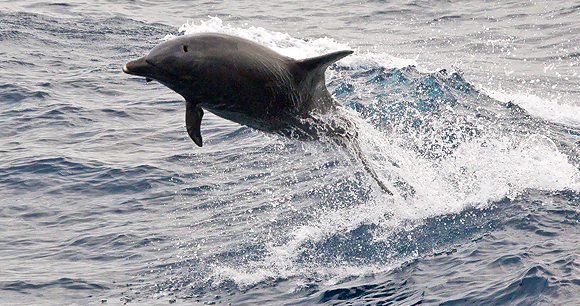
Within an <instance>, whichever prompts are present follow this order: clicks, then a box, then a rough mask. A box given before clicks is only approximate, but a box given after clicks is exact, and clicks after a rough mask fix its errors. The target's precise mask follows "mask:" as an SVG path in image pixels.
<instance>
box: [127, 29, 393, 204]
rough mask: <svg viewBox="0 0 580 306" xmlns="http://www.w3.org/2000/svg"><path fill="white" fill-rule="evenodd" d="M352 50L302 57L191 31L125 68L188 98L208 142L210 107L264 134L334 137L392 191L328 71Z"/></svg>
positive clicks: (196, 126) (195, 130) (188, 114)
mask: <svg viewBox="0 0 580 306" xmlns="http://www.w3.org/2000/svg"><path fill="white" fill-rule="evenodd" d="M352 53H353V51H351V50H344V51H337V52H332V53H329V54H325V55H321V56H317V57H312V58H307V59H303V60H295V59H292V58H290V57H286V56H283V55H281V54H279V53H277V52H275V51H273V50H271V49H269V48H267V47H265V46H262V45H260V44H258V43H255V42H252V41H250V40H247V39H243V38H240V37H236V36H232V35H227V34H221V33H200V34H192V35H184V36H180V37H177V38H174V39H172V40H169V41H166V42H164V43H162V44H160V45H158V46H156V47H155V48H153V49H152V50H151V52H150V53H149V54H148V55H147V56H144V57H142V58H139V59H137V60H134V61H131V62H128V63H127V64H125V65H124V66H123V72H125V73H128V74H132V75H137V76H142V77H145V78H146V80H147V81H151V80H156V81H158V82H160V83H162V84H164V85H165V86H167V87H169V88H170V89H172V90H173V91H175V92H177V93H178V94H180V95H181V96H183V97H184V98H185V102H186V103H185V109H186V110H185V123H186V128H187V133H188V134H189V136H190V137H191V139H192V140H193V142H194V143H195V144H196V145H198V146H200V147H201V146H202V145H203V141H202V137H201V128H200V127H201V120H202V117H203V114H204V112H203V110H204V109H205V110H207V111H210V112H212V113H213V114H215V115H217V116H220V117H222V118H225V119H228V120H231V121H234V122H237V123H239V124H242V125H246V126H249V127H252V128H255V129H258V130H261V131H265V132H269V133H277V134H280V135H283V136H286V137H289V138H294V139H302V140H315V139H320V138H321V137H330V138H332V139H334V140H335V142H337V143H338V144H340V145H342V146H344V147H348V148H350V149H351V150H353V151H354V152H355V153H356V155H357V156H358V158H359V159H360V160H361V161H362V163H363V166H364V168H365V170H366V171H367V172H368V173H369V174H370V175H371V176H372V177H373V179H375V180H376V181H377V183H378V184H379V186H380V187H381V188H382V189H383V190H384V191H385V192H387V193H389V194H391V195H392V193H391V192H390V191H389V190H388V189H387V187H386V186H385V185H384V184H383V183H382V182H381V180H380V179H379V178H378V176H377V175H376V173H375V171H374V170H373V169H372V168H371V167H370V166H369V163H368V161H367V159H366V158H365V157H364V155H363V154H362V152H361V150H360V146H359V145H358V137H357V135H358V134H357V132H356V127H355V125H354V123H353V122H351V121H350V120H348V118H346V117H344V116H337V115H336V114H337V113H338V112H337V110H338V109H339V108H341V107H343V106H342V105H340V104H339V103H338V102H336V101H335V100H334V99H333V98H332V96H331V95H330V93H329V92H328V90H327V89H326V84H325V77H324V72H325V71H326V68H327V67H328V66H330V65H331V64H332V63H334V62H336V61H338V60H340V59H342V58H343V57H345V56H347V55H349V54H352Z"/></svg>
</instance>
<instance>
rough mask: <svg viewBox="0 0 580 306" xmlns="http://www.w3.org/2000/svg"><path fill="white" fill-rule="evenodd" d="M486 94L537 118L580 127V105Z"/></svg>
mask: <svg viewBox="0 0 580 306" xmlns="http://www.w3.org/2000/svg"><path fill="white" fill-rule="evenodd" d="M484 92H486V94H487V95H489V96H490V97H492V98H494V99H496V100H498V101H502V102H512V103H514V104H517V105H518V106H520V107H522V108H524V109H525V110H526V111H528V112H529V113H530V114H531V115H533V116H535V117H539V118H543V119H546V120H548V121H551V122H554V123H560V124H565V125H568V126H572V127H580V105H573V104H570V103H565V102H561V101H559V99H545V98H541V97H538V96H536V95H533V94H528V93H506V92H501V91H497V90H489V89H484Z"/></svg>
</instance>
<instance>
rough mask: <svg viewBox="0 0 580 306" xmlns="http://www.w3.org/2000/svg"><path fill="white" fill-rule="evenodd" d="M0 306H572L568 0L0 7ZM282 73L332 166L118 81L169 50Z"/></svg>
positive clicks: (579, 291) (287, 143) (573, 177)
mask: <svg viewBox="0 0 580 306" xmlns="http://www.w3.org/2000/svg"><path fill="white" fill-rule="evenodd" d="M0 15H1V18H0V55H1V57H0V58H1V59H0V71H1V76H2V78H0V116H1V120H0V260H1V262H2V265H1V267H0V298H1V299H2V303H3V304H5V305H103V304H105V305H120V304H125V303H129V304H131V303H133V304H136V305H160V304H161V305H163V304H173V303H175V304H185V305H198V304H223V305H228V304H231V305H256V304H263V305H312V304H325V305H417V304H421V305H441V304H443V305H464V304H475V305H573V304H575V303H576V301H577V300H578V299H579V298H580V287H579V286H580V268H579V263H578V260H579V258H578V254H579V249H578V245H579V243H578V242H579V241H578V237H580V235H579V234H580V226H579V221H580V209H579V207H578V206H579V204H580V200H579V191H580V184H579V183H580V173H579V165H580V160H579V147H578V144H579V143H580V136H579V135H580V115H579V114H580V112H579V110H580V105H579V102H578V96H579V89H580V87H579V81H580V74H579V73H580V71H579V69H580V68H579V64H580V63H579V59H580V57H579V56H578V55H579V54H580V51H579V50H578V46H579V44H578V42H579V39H578V37H580V36H579V35H578V34H579V32H580V22H579V21H578V20H580V19H579V18H578V17H579V15H580V7H578V6H575V5H573V4H570V3H568V2H563V1H562V2H556V1H552V2H549V3H532V2H513V3H510V2H507V3H506V2H486V3H472V2H441V3H439V2H437V3H431V2H421V1H415V2H394V3H386V2H382V1H368V2H364V3H359V2H352V1H343V2H339V3H337V2H324V1H319V2H312V3H307V2H296V1H288V2H277V1H273V2H268V3H261V2H242V3H228V2H217V1H216V2H198V3H191V2H186V1H169V2H148V1H131V2H119V1H96V2H83V1H72V2H61V3H50V2H32V1H18V2H14V1H1V2H0ZM206 31H211V32H224V33H229V34H233V35H238V36H242V37H245V38H248V39H252V40H254V41H257V42H258V43H261V44H264V45H266V46H268V47H270V48H273V49H275V50H276V51H278V52H280V53H283V54H285V55H288V56H291V57H294V58H305V57H309V56H315V55H320V54H323V53H326V52H330V51H335V50H343V49H352V50H355V53H354V54H353V55H351V56H349V57H347V58H345V59H343V60H341V61H340V62H338V63H337V64H335V65H333V66H332V67H330V69H329V71H328V72H327V82H328V83H327V86H328V88H329V90H330V92H331V93H332V94H333V96H334V97H335V99H336V100H337V101H338V102H339V103H341V104H343V105H345V106H346V107H347V108H348V109H349V112H350V115H351V116H353V117H354V118H356V120H357V121H358V126H359V127H360V128H361V130H360V131H359V133H360V135H361V148H362V150H363V151H364V152H365V153H366V154H367V155H368V156H369V157H370V159H371V160H370V161H371V163H372V164H373V166H374V168H375V170H376V171H377V174H378V175H379V176H380V177H381V178H382V179H383V180H384V181H385V182H386V183H387V184H388V185H389V187H390V188H389V189H391V190H392V191H393V192H394V194H395V196H394V197H390V196H388V195H386V194H384V193H383V192H382V191H381V190H380V189H379V188H378V187H377V186H376V184H375V183H374V181H373V180H372V178H370V177H369V176H368V174H367V173H366V172H365V171H364V169H363V168H362V166H361V165H360V164H359V163H358V162H357V161H356V160H353V158H352V156H350V155H349V153H348V152H346V151H345V150H344V149H342V148H341V147H338V146H336V145H334V144H332V143H327V142H301V141H297V140H289V139H286V138H284V137H280V136H275V135H270V134H265V133H262V132H259V131H255V130H252V129H250V128H247V127H243V126H240V125H238V124H235V123H232V122H229V121H226V120H224V119H221V118H219V117H216V116H213V115H211V114H207V113H206V116H205V117H204V121H203V124H202V134H203V135H204V146H203V148H198V147H197V146H195V144H194V143H193V142H192V141H191V140H190V139H189V137H188V135H187V133H186V130H185V124H184V111H185V107H184V103H183V100H182V98H181V97H180V96H178V95H177V94H175V93H173V92H172V91H170V90H169V89H167V88H165V87H164V86H162V85H161V84H158V83H156V82H152V83H146V82H145V80H144V79H143V78H138V77H133V76H129V75H126V74H123V73H122V71H121V67H122V65H123V64H124V63H126V62H127V61H129V60H132V59H135V58H137V57H140V56H143V55H144V54H146V53H147V52H149V50H151V49H152V48H153V47H154V46H155V45H157V44H159V43H160V42H162V41H164V40H165V39H168V38H170V37H171V36H172V35H173V36H176V35H181V34H183V33H196V32H206Z"/></svg>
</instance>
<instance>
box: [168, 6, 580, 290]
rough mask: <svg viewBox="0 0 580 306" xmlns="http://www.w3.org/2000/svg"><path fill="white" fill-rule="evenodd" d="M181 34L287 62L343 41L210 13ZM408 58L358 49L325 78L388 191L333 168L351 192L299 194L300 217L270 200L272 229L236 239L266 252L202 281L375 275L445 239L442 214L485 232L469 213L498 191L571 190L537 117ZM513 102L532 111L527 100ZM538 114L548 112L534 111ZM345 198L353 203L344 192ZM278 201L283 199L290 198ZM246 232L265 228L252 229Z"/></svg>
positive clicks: (577, 181)
mask: <svg viewBox="0 0 580 306" xmlns="http://www.w3.org/2000/svg"><path fill="white" fill-rule="evenodd" d="M179 32H182V33H184V34H192V33H199V32H220V33H227V34H231V35H236V36H240V37H244V38H247V39H250V40H253V41H256V42H258V43H260V44H263V45H265V46H267V47H270V48H272V49H274V50H276V51H278V52H280V53H282V54H284V55H287V56H290V57H294V58H305V57H310V56H316V55H320V54H323V53H327V52H331V51H337V50H344V49H350V47H349V46H348V45H347V44H344V43H339V42H336V41H334V40H333V39H331V38H326V37H325V38H320V39H316V40H302V39H297V38H293V37H291V36H290V35H289V34H287V33H279V32H271V31H268V30H266V29H263V28H259V27H249V28H238V27H233V26H231V25H228V24H224V23H223V21H222V20H221V19H219V18H217V17H212V18H210V19H209V20H208V21H201V22H200V23H199V24H196V23H194V22H188V23H186V24H184V25H183V26H182V27H181V28H180V29H179ZM416 65H417V64H416V62H415V60H412V59H398V58H395V57H392V56H390V55H388V54H374V53H361V52H356V53H355V54H353V55H352V56H349V57H347V58H345V59H343V60H341V61H340V62H338V63H337V64H335V65H334V66H333V67H331V70H330V72H328V77H327V80H328V82H329V88H330V89H331V91H332V92H333V93H334V96H335V97H336V99H337V100H338V101H339V102H340V103H342V104H343V105H347V106H348V107H350V108H351V110H346V112H347V113H348V114H347V115H348V116H349V118H351V120H353V121H354V122H356V126H358V127H359V131H358V132H359V139H360V146H361V150H362V151H364V153H365V154H366V155H367V156H368V157H369V160H370V163H371V164H372V166H373V168H374V169H375V170H376V172H377V174H378V175H379V177H380V178H382V179H384V180H385V181H387V182H389V184H390V186H389V187H391V186H392V187H393V189H392V190H393V191H394V193H395V196H394V197H390V196H387V195H386V194H385V193H383V192H382V191H380V190H377V189H376V187H375V189H373V187H369V186H373V182H372V181H370V180H369V182H368V184H366V185H365V184H364V183H361V182H360V181H361V177H363V180H364V176H357V175H356V173H358V172H357V171H361V169H360V165H358V164H354V163H353V164H352V165H351V166H349V167H346V170H345V168H341V169H342V171H343V172H345V173H342V176H344V177H346V179H347V180H351V181H354V182H356V184H353V185H354V186H356V188H357V189H356V190H354V191H346V190H340V189H339V188H340V186H338V187H336V188H334V189H332V191H330V192H331V193H341V194H342V198H340V197H339V198H334V199H333V200H332V201H337V202H340V201H343V202H344V203H338V204H336V203H333V204H336V205H323V203H322V202H324V201H325V200H324V199H322V200H321V199H320V198H318V197H314V196H313V197H311V198H308V199H306V200H309V201H310V203H309V204H310V205H311V206H312V207H310V209H311V212H310V213H309V214H308V215H307V217H308V218H304V220H302V219H292V220H290V221H288V220H286V219H284V214H287V213H288V211H285V209H286V208H285V205H283V204H281V203H277V204H275V205H274V204H273V205H272V209H273V211H274V212H278V213H279V215H275V214H274V217H272V216H271V215H270V216H269V217H268V218H271V219H274V221H272V223H270V224H269V225H268V226H265V227H267V228H268V230H267V231H270V230H272V229H273V231H274V232H275V233H274V234H270V233H269V232H268V234H267V235H266V234H264V236H259V235H258V237H266V238H261V239H262V240H260V238H257V241H251V242H248V241H246V242H245V243H247V244H250V245H256V244H257V245H259V246H260V249H261V250H263V252H260V254H259V255H256V256H254V257H252V259H251V260H247V258H245V259H244V263H243V264H240V262H239V261H238V260H237V258H233V259H232V258H229V260H225V261H218V262H213V263H211V264H210V266H211V271H212V272H211V273H210V274H209V275H208V278H210V279H213V280H214V281H216V282H218V283H220V282H227V281H233V282H234V283H235V284H236V285H237V286H239V287H242V288H244V287H249V286H253V285H255V284H257V283H260V282H263V281H265V280H268V279H287V280H292V281H295V282H297V283H300V282H310V281H313V282H325V283H327V284H331V283H336V282H340V281H341V280H343V279H345V278H348V277H352V276H355V277H359V276H365V275H373V274H376V273H381V272H384V271H389V270H391V269H392V268H394V267H398V266H400V265H401V264H402V263H404V262H406V261H409V260H412V259H414V258H417V257H419V256H421V255H422V254H430V253H429V252H431V253H432V252H433V250H436V249H438V248H445V247H447V246H448V245H445V244H444V243H443V242H432V241H431V242H426V241H427V240H429V237H431V236H430V231H435V230H439V229H440V228H446V227H448V226H449V225H448V224H447V223H446V224H441V223H440V222H438V220H439V218H444V217H446V216H453V217H452V219H453V220H455V216H460V217H459V218H458V219H460V220H461V222H459V223H458V224H459V225H457V226H459V227H461V226H462V224H464V223H465V224H467V223H471V224H475V225H473V226H472V228H476V229H478V230H483V228H484V224H485V222H487V221H486V219H485V217H480V216H479V215H478V211H486V210H490V209H492V207H493V203H496V202H498V201H501V200H502V199H505V198H508V199H513V198H515V197H517V196H518V195H521V194H523V193H525V192H526V190H528V189H536V190H545V191H558V190H577V191H578V190H580V172H579V170H578V168H576V167H575V166H574V165H572V164H571V163H570V161H569V156H567V155H566V154H565V153H563V152H561V151H560V150H559V147H558V145H556V143H555V141H554V139H553V138H551V137H550V135H549V133H547V132H546V130H547V129H545V128H543V126H542V123H541V122H538V121H533V120H530V119H529V118H528V116H527V114H523V115H522V114H521V112H518V111H516V110H514V109H515V107H511V106H510V105H511V104H509V103H507V102H506V101H505V100H504V101H502V99H498V98H497V95H493V94H492V95H491V97H490V96H489V95H488V94H486V92H484V91H482V90H477V89H476V88H475V87H474V86H473V85H471V84H470V83H469V82H468V81H467V80H464V79H463V78H462V77H461V75H459V74H457V73H450V72H445V71H438V72H425V71H422V70H421V69H417V68H415V67H413V66H416ZM494 98H495V99H494ZM509 100H511V99H509ZM532 100H533V99H532ZM526 101H530V100H529V99H528V100H526ZM516 102H517V101H516ZM522 104H523V107H524V108H525V109H527V110H528V111H530V112H531V113H534V111H533V109H534V107H533V106H530V104H525V103H522ZM539 104H541V103H540V102H538V103H536V105H539ZM560 109H561V110H562V112H561V115H562V116H560V117H558V118H556V119H557V120H564V121H566V120H568V121H571V122H572V123H574V124H576V123H579V122H580V118H576V116H575V115H574V112H570V113H571V114H570V115H569V116H566V115H564V114H565V111H566V108H565V107H562V108H560ZM574 109H575V108H574V107H572V108H571V110H574ZM536 113H538V114H540V115H541V116H545V115H546V114H547V113H549V112H548V111H547V110H542V109H540V108H538V110H537V112H536ZM568 121H567V122H568ZM322 151H324V150H322ZM317 153H320V152H317ZM323 153H325V152H323ZM353 173H354V174H353ZM367 179H368V178H367ZM365 188H366V189H365ZM389 189H390V188H389ZM288 192H291V190H288ZM349 192H354V194H353V195H351V194H350V193H349ZM361 194H364V196H361ZM325 195H326V196H328V197H330V196H331V194H325ZM349 197H350V198H355V199H357V200H355V201H348V200H345V199H348V198H349ZM284 199H285V200H284V201H292V196H291V195H290V196H286V195H285V196H284ZM306 200H305V201H306ZM288 206H290V207H291V206H292V205H291V204H290V205H288ZM472 210H473V211H475V212H473V213H471V212H470V211H472ZM467 212H469V213H467ZM484 215H485V214H484ZM276 218H277V219H276ZM280 220H285V222H278V221H280ZM286 221H287V222H286ZM478 222H479V223H478ZM278 223H280V224H283V225H278ZM252 230H256V231H260V230H264V231H266V230H265V229H264V228H261V227H260V226H259V225H255V226H254V227H253V228H252ZM461 230H462V231H463V232H468V231H467V230H465V229H464V228H461ZM473 231H474V232H477V230H473ZM468 235H469V234H465V236H461V237H459V238H458V239H469V238H470V237H469V236H468ZM272 237H273V239H272ZM408 237H411V238H408ZM422 252H423V253H422ZM234 257H235V256H234Z"/></svg>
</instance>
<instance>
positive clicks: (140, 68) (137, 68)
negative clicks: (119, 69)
mask: <svg viewBox="0 0 580 306" xmlns="http://www.w3.org/2000/svg"><path fill="white" fill-rule="evenodd" d="M153 67H154V66H153V65H151V64H150V63H149V62H147V60H146V59H145V57H142V58H140V59H137V60H134V61H131V62H128V63H127V64H125V65H123V72H124V73H127V74H132V75H138V76H143V77H145V78H146V79H147V81H148V82H149V81H151V79H152V76H153V69H154V68H153Z"/></svg>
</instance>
